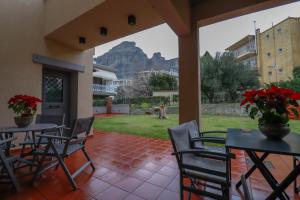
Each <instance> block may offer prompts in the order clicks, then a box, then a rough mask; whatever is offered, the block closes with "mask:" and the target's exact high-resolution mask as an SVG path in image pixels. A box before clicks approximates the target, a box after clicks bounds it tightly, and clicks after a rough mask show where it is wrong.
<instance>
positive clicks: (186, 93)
mask: <svg viewBox="0 0 300 200" xmlns="http://www.w3.org/2000/svg"><path fill="white" fill-rule="evenodd" d="M198 30H199V29H198V26H197V23H193V24H192V30H191V33H190V34H189V35H184V36H179V37H178V39H179V123H183V122H186V121H190V120H197V121H198V122H199V120H200V107H201V102H200V101H201V97H200V67H199V52H198V49H199V48H198V44H199V40H198Z"/></svg>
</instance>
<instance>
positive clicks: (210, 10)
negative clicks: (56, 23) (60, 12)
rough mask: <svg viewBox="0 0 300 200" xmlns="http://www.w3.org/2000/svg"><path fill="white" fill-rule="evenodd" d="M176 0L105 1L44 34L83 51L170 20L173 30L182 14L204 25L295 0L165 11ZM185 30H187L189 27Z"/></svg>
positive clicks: (198, 2)
mask: <svg viewBox="0 0 300 200" xmlns="http://www.w3.org/2000/svg"><path fill="white" fill-rule="evenodd" d="M178 1H180V0H169V1H166V2H167V3H166V2H163V4H164V5H162V4H161V3H162V2H160V1H157V2H156V1H155V0H106V1H104V2H102V3H100V4H98V5H97V6H95V7H94V8H92V9H90V10H88V11H87V12H85V13H84V14H82V15H79V16H78V17H76V18H74V19H73V20H71V21H70V22H68V23H66V24H65V25H63V26H61V27H60V28H58V29H56V30H54V31H52V32H50V33H47V34H46V36H45V37H46V38H47V39H51V40H54V41H58V42H60V43H63V44H66V45H68V46H71V47H73V48H75V49H78V50H85V49H89V48H93V47H95V46H97V45H100V44H104V43H107V42H110V41H113V40H115V39H118V38H121V37H125V36H127V35H130V34H133V33H136V32H139V31H142V30H145V29H148V28H151V27H153V26H156V25H159V24H162V23H164V22H167V23H169V25H170V27H171V28H172V29H173V30H174V31H175V32H176V31H177V30H181V29H180V28H182V27H184V26H185V25H184V24H182V22H183V21H184V20H181V19H180V18H181V17H182V14H183V13H185V14H186V13H189V14H187V15H186V16H188V15H190V16H192V20H193V21H197V22H198V25H199V26H205V25H209V24H212V23H216V22H219V21H222V20H226V19H230V18H233V17H237V16H241V15H244V14H249V13H252V12H256V11H260V10H264V9H268V8H272V7H275V6H280V5H283V4H287V3H291V2H295V1H296V0H226V1H220V0H190V1H189V2H190V9H189V8H186V9H185V8H182V7H181V6H180V7H179V8H176V9H173V10H172V9H171V11H174V10H177V11H175V12H173V13H172V14H168V13H167V14H166V12H167V11H170V10H169V9H168V8H166V7H167V6H174V5H172V4H177V5H178ZM166 5H167V6H166ZM160 6H161V7H162V8H161V7H160ZM158 7H160V8H158ZM176 12H177V14H176ZM179 12H181V13H179ZM131 14H133V15H135V16H136V25H134V26H131V25H128V22H127V17H128V16H129V15H131ZM176 23H177V24H176ZM184 23H187V22H186V21H184ZM178 24H179V26H180V28H179V29H177V28H178V26H177V25H178ZM187 26H188V25H187ZM100 27H106V28H107V29H108V34H107V36H101V35H100ZM185 30H187V31H186V32H188V29H185ZM186 32H185V33H186ZM179 35H180V34H179ZM80 36H82V37H85V38H86V43H85V44H80V43H79V37H80Z"/></svg>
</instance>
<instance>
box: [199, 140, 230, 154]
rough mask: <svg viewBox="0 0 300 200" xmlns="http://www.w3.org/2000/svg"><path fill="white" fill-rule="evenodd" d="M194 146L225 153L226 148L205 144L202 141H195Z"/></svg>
mask: <svg viewBox="0 0 300 200" xmlns="http://www.w3.org/2000/svg"><path fill="white" fill-rule="evenodd" d="M194 148H196V149H208V150H215V151H220V152H223V153H225V152H226V149H225V147H224V146H208V145H204V144H203V143H202V142H195V143H194Z"/></svg>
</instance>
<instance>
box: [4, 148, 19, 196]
mask: <svg viewBox="0 0 300 200" xmlns="http://www.w3.org/2000/svg"><path fill="white" fill-rule="evenodd" d="M0 160H1V162H2V164H3V167H4V169H5V170H6V172H7V174H8V177H9V178H10V180H11V182H12V184H13V186H14V187H15V189H16V190H17V191H18V192H19V191H20V186H19V184H18V182H17V179H16V176H15V175H14V173H13V170H12V168H11V166H10V164H9V163H8V161H7V159H6V157H5V155H4V153H3V151H0Z"/></svg>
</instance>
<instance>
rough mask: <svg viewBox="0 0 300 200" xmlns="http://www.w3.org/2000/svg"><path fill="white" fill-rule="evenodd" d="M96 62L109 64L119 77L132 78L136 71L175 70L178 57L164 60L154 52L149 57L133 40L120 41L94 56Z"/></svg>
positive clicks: (159, 54)
mask: <svg viewBox="0 0 300 200" xmlns="http://www.w3.org/2000/svg"><path fill="white" fill-rule="evenodd" d="M95 62H96V63H97V64H101V65H106V66H110V67H112V68H113V69H115V70H116V71H117V77H118V78H119V79H127V78H132V77H133V76H134V75H135V74H136V73H137V72H139V71H143V70H150V69H155V70H167V71H170V70H176V71H178V59H177V58H174V59H170V60H166V59H165V58H164V57H162V56H161V53H159V52H157V53H154V54H153V56H152V57H151V58H150V59H149V58H148V57H147V55H146V54H145V53H144V52H143V50H142V49H141V48H139V47H137V46H136V44H135V42H128V41H126V42H122V43H121V44H119V45H117V46H115V47H113V48H112V49H111V50H109V51H108V52H107V53H105V54H103V55H102V56H98V57H96V58H95Z"/></svg>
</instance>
